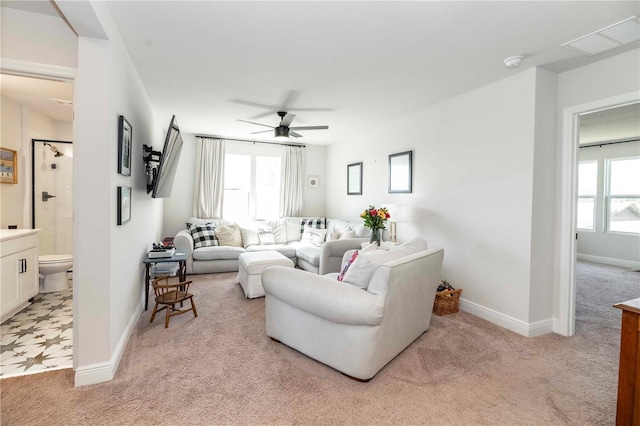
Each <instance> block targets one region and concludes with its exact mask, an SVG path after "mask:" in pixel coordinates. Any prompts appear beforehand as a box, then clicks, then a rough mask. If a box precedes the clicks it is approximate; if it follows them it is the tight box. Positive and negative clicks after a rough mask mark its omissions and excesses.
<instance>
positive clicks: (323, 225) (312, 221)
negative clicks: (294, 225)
mask: <svg viewBox="0 0 640 426" xmlns="http://www.w3.org/2000/svg"><path fill="white" fill-rule="evenodd" d="M305 226H308V227H309V228H316V229H327V218H326V217H313V218H302V220H301V221H300V238H302V234H304V228H305Z"/></svg>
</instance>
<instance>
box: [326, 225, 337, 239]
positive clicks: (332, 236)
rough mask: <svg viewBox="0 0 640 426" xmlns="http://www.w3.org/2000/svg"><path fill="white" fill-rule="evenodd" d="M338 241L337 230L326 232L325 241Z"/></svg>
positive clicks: (332, 229)
mask: <svg viewBox="0 0 640 426" xmlns="http://www.w3.org/2000/svg"><path fill="white" fill-rule="evenodd" d="M338 239H340V230H339V229H338V228H331V229H330V230H328V231H327V241H332V240H338Z"/></svg>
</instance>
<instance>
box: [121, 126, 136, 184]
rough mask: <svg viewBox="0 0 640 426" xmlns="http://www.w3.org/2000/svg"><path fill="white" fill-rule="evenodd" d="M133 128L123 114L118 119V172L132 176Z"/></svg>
mask: <svg viewBox="0 0 640 426" xmlns="http://www.w3.org/2000/svg"><path fill="white" fill-rule="evenodd" d="M132 141H133V129H132V127H131V124H130V123H129V122H128V121H127V119H126V118H124V115H121V116H120V118H119V119H118V173H120V174H121V175H124V176H131V143H132Z"/></svg>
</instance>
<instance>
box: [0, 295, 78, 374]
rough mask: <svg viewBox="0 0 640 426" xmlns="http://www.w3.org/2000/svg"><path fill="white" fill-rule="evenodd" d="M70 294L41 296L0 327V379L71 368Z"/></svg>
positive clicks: (71, 305)
mask: <svg viewBox="0 0 640 426" xmlns="http://www.w3.org/2000/svg"><path fill="white" fill-rule="evenodd" d="M72 327H73V290H72V289H68V290H63V291H59V292H55V293H42V294H38V295H37V296H36V297H35V298H34V302H33V303H32V304H31V305H30V306H29V307H27V308H25V309H24V310H22V311H21V312H19V313H17V314H16V315H14V316H13V317H11V318H10V319H8V320H7V321H5V322H4V323H2V325H1V326H0V378H2V379H4V378H6V377H14V376H21V375H25V374H32V373H39V372H42V371H45V370H58V369H61V368H72V367H73V328H72Z"/></svg>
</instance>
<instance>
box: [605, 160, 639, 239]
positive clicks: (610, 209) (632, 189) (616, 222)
mask: <svg viewBox="0 0 640 426" xmlns="http://www.w3.org/2000/svg"><path fill="white" fill-rule="evenodd" d="M608 166H609V167H608V188H607V189H608V191H607V200H606V201H607V229H608V230H609V231H611V232H626V233H633V234H640V157H636V158H618V159H612V160H609V162H608Z"/></svg>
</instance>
